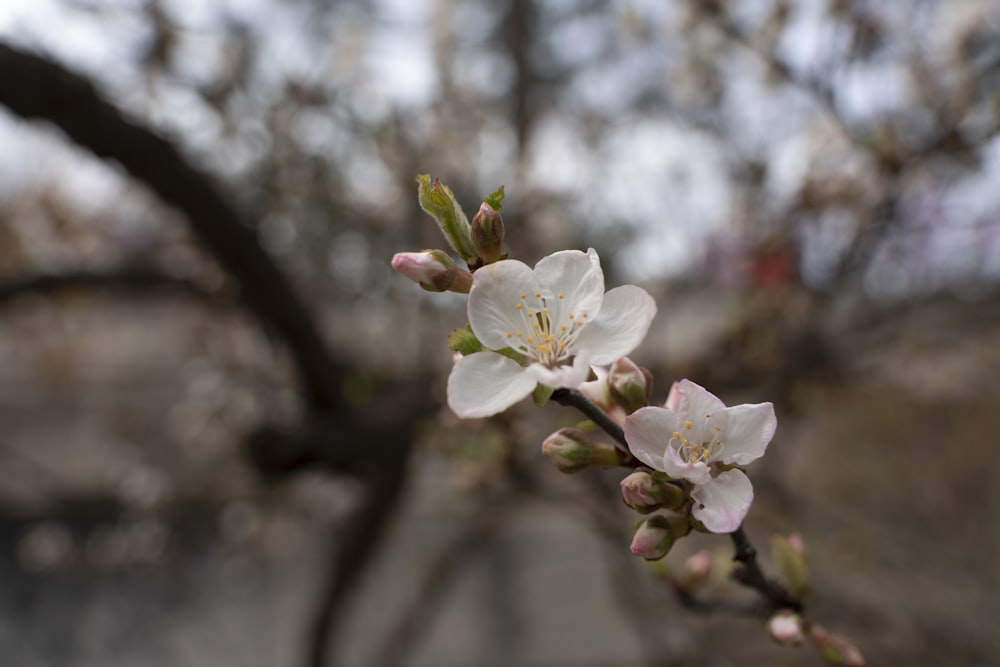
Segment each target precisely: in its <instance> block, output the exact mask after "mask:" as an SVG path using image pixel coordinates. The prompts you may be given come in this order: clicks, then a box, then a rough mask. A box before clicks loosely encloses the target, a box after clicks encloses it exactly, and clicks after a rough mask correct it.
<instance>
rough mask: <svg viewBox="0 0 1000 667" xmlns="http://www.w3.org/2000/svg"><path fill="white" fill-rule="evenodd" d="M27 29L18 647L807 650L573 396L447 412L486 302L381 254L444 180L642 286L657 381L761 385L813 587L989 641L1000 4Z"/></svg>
mask: <svg viewBox="0 0 1000 667" xmlns="http://www.w3.org/2000/svg"><path fill="white" fill-rule="evenodd" d="M0 44H2V46H0V72H2V76H0V88H3V90H2V91H0V147H2V150H0V663H2V664H4V665H17V666H24V667H30V666H39V667H40V666H49V665H52V666H57V665H58V666H62V665H101V666H103V667H115V666H126V665H128V666H132V665H135V666H150V667H152V666H160V665H164V666H165V665H178V664H181V665H192V666H197V665H219V666H226V665H233V666H236V665H240V666H255V665H303V666H305V665H312V666H314V667H319V666H320V665H333V664H342V665H379V666H381V665H422V666H423V665H426V666H443V667H447V666H462V665H487V666H489V665H498V666H499V665H525V666H529V667H536V666H537V667H541V666H546V667H556V666H569V665H573V666H586V667H596V666H612V665H614V666H622V667H626V666H628V667H631V666H633V665H667V664H688V665H730V664H737V663H738V664H741V665H815V664H820V661H819V659H818V657H817V656H816V655H815V653H814V652H813V651H811V650H809V649H806V648H800V649H787V648H780V647H777V646H775V645H773V644H772V643H771V642H770V640H768V638H767V637H766V636H765V633H764V631H763V623H762V619H760V618H755V617H753V616H748V615H745V614H733V613H728V612H727V611H725V610H719V611H715V612H713V613H697V612H692V611H690V610H687V609H685V608H684V607H683V606H682V605H681V604H680V602H679V601H678V600H677V599H676V596H674V594H673V593H672V590H671V587H670V586H669V585H668V584H666V583H665V582H663V581H662V580H661V579H660V578H658V576H657V575H656V574H655V573H654V572H652V571H651V570H650V569H649V568H647V567H646V566H645V564H644V563H642V562H640V561H637V559H634V558H632V557H631V556H629V554H628V553H627V545H628V542H629V537H630V535H629V534H630V530H631V527H632V525H633V523H634V521H635V516H634V515H633V514H630V513H629V512H627V511H626V510H625V509H624V508H622V507H620V503H619V502H618V500H617V499H616V488H617V481H618V478H619V477H620V475H619V474H617V473H614V472H610V473H609V472H595V473H593V474H591V473H590V472H587V473H582V474H580V475H576V476H573V477H565V476H561V475H559V474H558V473H556V472H555V471H554V470H552V469H551V467H550V466H549V465H548V464H547V462H546V461H544V460H542V458H541V456H540V455H539V453H538V446H539V443H540V442H541V440H542V438H544V436H545V435H547V434H548V433H549V432H551V431H552V430H555V428H558V427H560V426H565V425H568V424H572V423H574V422H575V421H576V420H577V417H576V416H575V415H574V414H572V413H571V411H569V410H567V409H564V408H560V407H558V406H549V407H547V408H545V409H543V410H539V409H537V408H535V407H534V406H532V405H528V404H525V405H521V406H518V407H517V408H516V409H515V410H512V411H511V412H509V413H507V414H505V415H503V416H501V417H498V418H495V419H491V420H478V421H472V422H459V421H458V420H456V419H455V418H454V417H453V416H452V415H451V414H450V413H449V411H448V410H447V407H445V406H444V405H443V397H444V382H445V378H446V377H447V373H448V370H449V366H450V361H451V359H450V354H449V352H448V351H447V346H446V342H445V336H446V334H447V332H448V331H450V330H451V329H452V328H455V327H458V326H462V325H463V323H464V312H463V306H464V299H463V298H462V297H461V296H458V295H451V294H428V293H425V292H422V291H421V290H420V289H419V288H417V286H415V285H414V284H412V283H409V282H408V281H406V280H404V279H402V278H401V277H399V276H397V275H394V274H393V273H392V271H391V269H390V268H389V259H390V258H391V256H392V254H393V253H395V252H399V251H405V250H416V249H420V248H432V247H444V241H443V240H442V239H441V238H440V236H439V235H438V232H437V230H436V228H435V225H434V224H433V222H432V221H431V219H430V218H428V217H426V216H425V215H424V214H423V213H422V212H421V211H420V210H419V208H418V206H417V202H416V196H415V194H416V183H415V180H414V178H415V176H416V174H418V173H430V174H432V175H434V176H437V177H440V178H441V179H442V180H443V181H444V182H445V183H446V184H448V185H449V186H451V188H452V189H454V191H455V192H456V194H457V195H458V197H459V199H460V200H461V201H462V202H463V203H464V204H465V208H466V210H467V212H468V213H469V214H470V215H471V214H472V213H474V212H475V210H476V209H477V207H478V204H479V202H480V201H481V200H482V198H483V197H484V196H486V195H487V194H488V193H490V192H492V191H493V190H494V189H496V187H497V186H498V185H500V184H503V185H505V186H506V192H507V199H506V200H505V202H504V209H503V212H504V219H505V222H506V226H507V233H508V247H509V250H510V252H511V255H512V256H513V257H516V258H519V259H522V260H524V261H526V262H528V263H533V262H534V261H536V260H537V259H538V258H540V257H542V256H544V255H546V254H549V253H551V252H553V251H556V250H560V249H564V248H583V249H585V248H587V247H594V248H595V249H597V250H598V252H599V253H600V255H601V257H602V260H603V265H604V267H605V273H606V276H607V281H608V284H609V285H617V284H622V283H624V282H633V283H637V284H641V285H643V286H644V287H645V288H646V289H648V290H649V291H650V292H651V293H652V294H654V296H655V297H656V298H657V301H658V304H659V314H658V316H657V319H656V320H655V322H654V324H653V328H652V330H651V333H650V335H649V337H648V338H647V340H646V342H645V343H644V344H643V346H642V347H641V348H640V349H639V350H638V351H637V352H636V354H635V358H636V359H637V360H638V361H640V362H641V363H643V364H644V365H646V366H648V367H649V368H650V369H651V370H652V371H653V373H654V376H655V377H656V378H657V383H658V384H657V386H656V388H655V391H654V396H655V398H656V399H657V400H662V399H663V398H664V397H665V395H666V392H667V390H668V388H669V385H670V382H672V381H673V380H675V379H679V378H681V377H688V378H691V379H692V380H695V381H696V382H699V383H701V384H703V385H705V386H707V387H709V388H710V389H711V390H712V391H713V392H715V393H716V394H718V395H719V396H721V397H722V398H723V399H724V400H726V402H727V403H729V404H733V403H738V402H757V401H762V400H770V401H772V402H774V403H775V405H776V406H777V409H778V412H779V429H778V434H777V436H776V438H775V440H774V442H773V444H772V446H771V449H770V451H769V454H768V456H767V457H766V458H764V459H762V460H761V461H759V462H758V463H756V464H755V465H754V466H753V467H752V468H751V477H752V479H753V480H754V484H755V489H756V495H757V498H756V502H755V504H754V507H753V509H752V511H751V514H750V516H749V518H748V520H747V523H746V528H747V531H748V533H749V534H750V536H751V538H752V539H753V540H754V541H755V543H756V544H757V545H758V547H760V548H761V550H762V557H763V559H764V563H765V566H766V567H767V568H769V569H771V563H770V562H769V559H768V553H767V542H768V536H769V535H771V534H772V533H784V534H787V533H789V532H792V531H798V532H800V533H801V534H802V535H803V536H804V538H805V540H806V543H807V545H808V547H809V555H810V563H811V568H812V573H813V589H814V593H813V596H812V598H811V599H810V600H809V602H808V609H809V612H810V615H811V616H813V617H814V618H816V619H817V620H818V621H820V622H822V623H824V624H825V625H828V626H829V627H831V628H832V629H834V630H837V631H840V632H844V633H846V634H848V635H849V636H851V637H852V638H854V639H855V640H856V641H857V642H858V644H859V645H860V647H861V648H862V650H863V651H864V653H865V654H866V656H867V657H868V659H869V663H870V664H882V665H900V664H906V665H962V666H973V665H983V666H985V665H996V664H1000V649H998V645H997V641H996V632H995V623H996V620H995V619H996V618H997V617H998V616H1000V595H998V594H997V592H998V591H1000V568H998V567H997V566H996V558H995V554H996V553H997V551H998V549H1000V534H998V527H1000V473H998V468H1000V454H998V453H997V452H998V451H1000V450H998V448H997V447H996V446H995V445H996V440H997V437H998V435H1000V413H998V411H997V409H996V406H997V401H998V398H1000V383H998V381H997V379H996V378H997V375H998V372H1000V299H998V295H1000V291H998V287H1000V285H998V281H1000V140H998V138H997V132H998V129H1000V3H997V2H995V1H994V0H920V1H916V0H914V1H911V2H885V3H878V2H865V1H862V0H853V1H852V0H801V1H799V2H793V1H790V0H788V1H767V0H748V1H746V2H727V1H725V0H713V1H710V2H709V1H706V2H695V1H683V0H662V1H660V0H633V1H626V0H617V1H613V2H567V1H564V0H503V1H497V2H485V1H482V0H430V1H428V2H410V1H407V0H369V1H363V0H325V1H324V0H34V1H32V2H4V3H0ZM46 62H50V63H54V64H56V65H57V67H56V68H53V67H46V66H45V63H46ZM65 72H72V73H75V76H72V77H70V76H68V75H65ZM82 80H89V81H90V82H92V84H93V86H94V88H93V89H90V88H87V87H86V86H83V87H81V86H80V85H78V84H80V82H81V81H82ZM95 92H96V96H95ZM98 97H99V98H100V99H103V100H106V101H107V102H108V103H109V104H108V105H103V106H102V105H101V104H98V103H96V100H97V99H98ZM116 110H117V111H116ZM119 112H120V113H121V114H123V115H124V118H125V119H127V122H126V121H123V120H122V117H121V116H119V115H118V114H119ZM57 126H58V127H57ZM60 128H61V129H60ZM136 128H138V129H136ZM133 132H135V133H133ZM136 133H137V134H136ZM101 141H105V142H106V143H104V144H100V142H101ZM98 144H100V145H101V146H104V148H95V146H97V145H98ZM98 155H100V157H98ZM300 306H301V307H300ZM700 548H709V549H712V548H718V549H720V559H722V560H725V558H726V554H727V553H728V549H729V545H728V541H727V540H724V539H721V538H714V539H712V538H707V537H706V538H704V539H701V538H691V539H689V540H685V541H684V542H683V543H682V544H680V545H679V546H678V547H677V549H676V552H677V553H674V554H671V555H670V556H669V557H668V559H667V563H668V565H667V567H668V568H674V569H676V568H677V567H678V566H679V564H680V563H681V562H682V561H683V558H684V556H685V555H686V554H690V553H691V552H693V551H694V550H696V549H700ZM718 587H719V590H713V591H711V594H712V595H720V596H734V597H733V598H730V599H735V600H737V601H738V602H746V601H748V600H747V598H745V597H742V593H741V592H740V591H735V590H731V589H727V588H725V586H724V584H721V583H720V584H718Z"/></svg>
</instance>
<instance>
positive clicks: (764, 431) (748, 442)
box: [722, 403, 778, 465]
mask: <svg viewBox="0 0 1000 667" xmlns="http://www.w3.org/2000/svg"><path fill="white" fill-rule="evenodd" d="M726 412H727V413H728V417H729V424H728V425H727V426H726V428H725V443H726V448H725V451H724V453H723V456H722V461H723V462H724V463H735V464H737V465H746V464H748V463H750V462H751V461H754V460H756V459H759V458H760V457H761V456H763V455H764V450H766V449H767V445H768V443H769V442H771V438H773V437H774V430H775V429H776V428H777V426H778V419H777V418H776V417H775V416H774V405H772V404H771V403H756V404H753V405H751V404H745V405H734V406H733V407H731V408H728V409H727V410H726Z"/></svg>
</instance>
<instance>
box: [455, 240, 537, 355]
mask: <svg viewBox="0 0 1000 667" xmlns="http://www.w3.org/2000/svg"><path fill="white" fill-rule="evenodd" d="M472 275H473V279H472V289H471V290H470V291H469V305H468V313H469V324H471V325H472V332H473V333H474V334H476V338H478V339H479V341H480V342H481V343H482V344H483V345H485V346H486V347H488V348H491V349H494V350H499V349H503V348H505V347H508V346H509V345H510V344H511V343H510V341H509V340H507V333H508V332H513V333H516V332H518V331H524V330H525V329H526V319H525V315H523V313H524V312H525V311H524V310H518V308H517V307H518V305H519V304H523V305H524V307H526V308H528V309H532V310H535V311H538V310H541V307H542V306H541V300H540V299H538V298H536V297H535V294H536V293H538V292H540V287H539V285H538V281H537V280H535V274H534V273H532V271H531V268H529V267H528V265H527V264H525V263H523V262H518V261H517V260H513V259H507V260H502V261H499V262H494V263H493V264H488V265H486V266H484V267H482V268H481V269H479V270H478V271H476V272H475V273H474V274H472ZM522 294H524V295H525V296H526V298H525V299H522V298H521V295H522ZM530 331H531V329H530V328H529V329H528V332H530Z"/></svg>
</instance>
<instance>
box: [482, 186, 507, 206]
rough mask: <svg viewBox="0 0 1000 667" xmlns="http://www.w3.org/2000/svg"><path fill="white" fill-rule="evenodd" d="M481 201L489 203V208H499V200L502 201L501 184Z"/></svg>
mask: <svg viewBox="0 0 1000 667" xmlns="http://www.w3.org/2000/svg"><path fill="white" fill-rule="evenodd" d="M483 201H485V202H486V203H487V204H489V206H490V208H492V209H493V210H494V211H499V210H500V208H501V206H500V202H502V201H503V186H502V185H501V186H500V187H499V188H497V191H496V192H494V193H493V194H491V195H490V196H489V197H487V198H486V199H484V200H483Z"/></svg>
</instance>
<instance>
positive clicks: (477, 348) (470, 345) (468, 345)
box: [448, 327, 486, 356]
mask: <svg viewBox="0 0 1000 667" xmlns="http://www.w3.org/2000/svg"><path fill="white" fill-rule="evenodd" d="M448 349H449V350H451V351H452V352H458V353H459V354H461V355H462V356H469V355H470V354H475V353H476V352H482V351H483V350H485V349H486V348H484V347H483V344H482V343H480V342H479V339H478V338H476V334H474V333H472V327H465V328H464V329H455V330H454V331H452V332H451V333H450V334H448Z"/></svg>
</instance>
